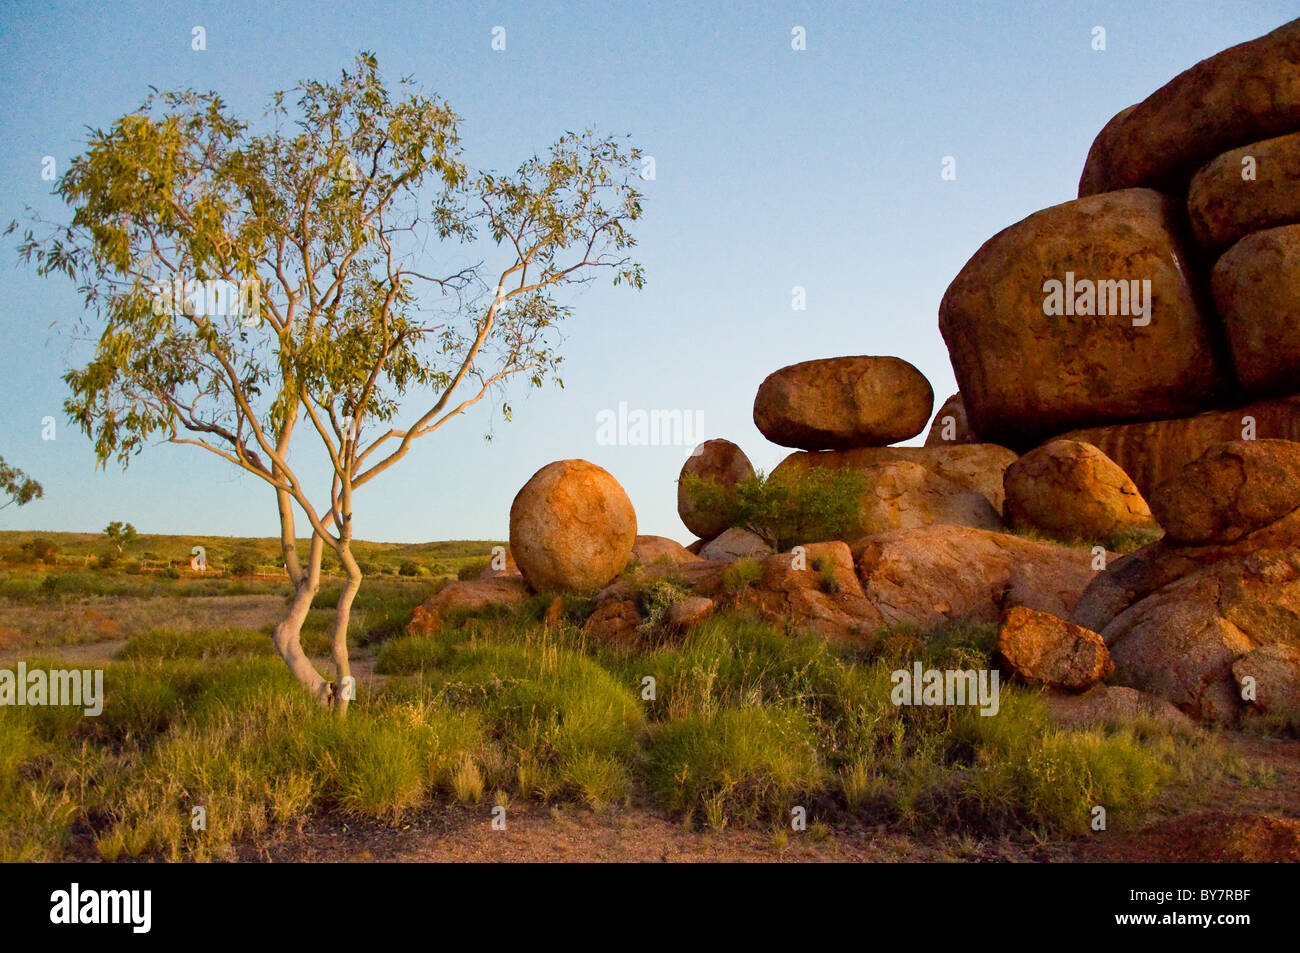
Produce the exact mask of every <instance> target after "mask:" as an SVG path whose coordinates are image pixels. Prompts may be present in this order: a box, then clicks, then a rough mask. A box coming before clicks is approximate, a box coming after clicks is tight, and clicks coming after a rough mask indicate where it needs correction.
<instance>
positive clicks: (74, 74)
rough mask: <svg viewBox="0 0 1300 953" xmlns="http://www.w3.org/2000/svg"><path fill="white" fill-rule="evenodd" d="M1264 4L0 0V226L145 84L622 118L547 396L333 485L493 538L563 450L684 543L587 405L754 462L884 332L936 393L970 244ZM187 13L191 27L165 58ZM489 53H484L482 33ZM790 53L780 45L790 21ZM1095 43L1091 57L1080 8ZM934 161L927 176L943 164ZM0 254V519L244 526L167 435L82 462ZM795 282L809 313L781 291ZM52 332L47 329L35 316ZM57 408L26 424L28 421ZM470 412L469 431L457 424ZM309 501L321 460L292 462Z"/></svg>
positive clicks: (264, 508) (454, 532)
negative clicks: (620, 150)
mask: <svg viewBox="0 0 1300 953" xmlns="http://www.w3.org/2000/svg"><path fill="white" fill-rule="evenodd" d="M1295 13H1296V9H1295V5H1294V2H1293V0H1252V2H1250V3H1223V2H1197V0H1186V2H1170V3H1148V2H1138V0H1119V2H1097V3H1076V2H1059V3H1058V2H1043V0H1032V2H996V3H992V2H989V3H980V2H973V0H972V2H949V3H939V2H896V3H888V2H876V0H873V2H870V3H866V2H862V3H857V2H825V3H776V4H756V3H734V2H732V3H716V4H708V3H701V4H685V3H672V2H664V0H657V2H650V3H623V2H620V3H613V2H583V3H544V2H532V3H484V2H471V3H445V2H428V0H422V2H408V3H385V2H373V0H371V2H349V3H295V2H284V0H282V2H274V3H272V2H243V0H238V2H219V3H218V2H206V3H205V2H198V3H165V4H164V3H102V2H100V3H59V2H39V3H24V2H14V0H10V2H7V3H4V4H3V5H2V6H0V85H2V86H3V89H4V90H5V95H4V96H3V97H0V142H2V143H3V149H0V220H2V221H3V222H8V220H9V219H11V218H14V217H18V216H21V214H22V210H23V206H24V204H30V205H32V206H33V207H34V208H36V209H38V210H39V211H41V212H42V213H43V214H44V215H46V216H47V217H48V216H59V217H60V220H62V218H63V217H64V216H66V214H67V213H66V211H65V210H64V208H63V206H62V205H61V204H60V203H58V202H57V201H56V200H54V199H52V198H51V197H50V194H49V193H50V188H51V183H49V182H46V181H43V180H42V178H41V162H42V158H43V157H44V156H46V155H52V156H54V157H55V158H56V161H57V171H58V172H59V173H60V174H62V172H63V171H64V170H65V169H66V167H67V162H68V160H69V159H70V158H71V157H72V156H74V155H76V154H78V153H80V152H81V151H82V148H83V144H84V141H85V130H86V127H88V126H89V127H106V126H107V125H108V124H110V123H111V122H112V121H113V120H114V119H115V118H117V117H119V116H121V115H123V114H125V113H127V112H130V111H132V110H133V109H134V108H135V107H136V106H137V105H138V103H139V102H140V100H141V99H142V97H143V96H144V95H145V94H146V93H147V91H148V89H147V87H148V86H149V85H154V86H157V87H159V88H162V89H171V88H183V87H193V88H196V89H205V90H206V89H212V90H216V91H217V92H219V93H220V94H221V95H222V96H224V97H225V99H226V100H227V102H228V103H229V104H230V105H231V106H232V107H233V108H234V109H235V111H237V112H238V113H239V114H241V115H242V116H244V117H245V118H247V119H250V120H254V121H258V120H260V117H261V116H262V113H263V109H264V108H265V106H266V104H267V102H268V97H269V95H270V93H271V92H272V91H273V90H276V89H288V88H290V87H292V86H293V85H294V84H295V83H296V82H297V81H299V80H301V79H309V78H314V79H321V80H334V79H337V77H338V73H339V71H340V70H341V69H342V68H344V67H346V66H350V65H351V63H352V60H353V57H354V56H355V54H356V53H357V52H358V51H359V50H362V49H369V50H371V51H373V52H374V53H375V54H376V55H377V56H378V59H379V64H380V67H381V69H382V70H383V72H384V74H385V76H386V77H387V78H388V79H389V80H390V81H391V82H392V83H394V84H395V82H396V80H397V79H398V78H399V77H400V76H402V75H404V74H411V75H412V76H414V77H415V78H416V79H417V80H418V81H419V83H420V84H421V85H422V86H423V87H424V89H425V90H426V91H430V92H437V93H438V94H440V95H441V96H443V97H444V98H446V99H447V100H448V101H449V103H450V104H451V105H452V107H453V108H454V109H455V110H456V111H457V112H458V113H459V114H460V115H462V116H463V117H464V122H463V123H462V126H461V134H462V138H463V142H464V146H465V148H466V158H467V160H468V161H469V162H470V164H471V165H472V166H476V167H480V168H494V169H502V170H505V169H512V168H514V167H515V166H516V165H517V164H518V163H519V162H520V161H521V160H522V159H524V158H526V157H527V156H528V155H531V154H532V153H533V152H535V151H539V150H543V149H545V148H546V147H547V146H548V145H549V144H550V143H551V142H552V141H553V140H554V139H555V138H556V137H557V136H558V135H559V134H561V133H562V132H563V131H565V130H566V129H579V128H583V127H587V126H594V127H595V128H597V129H598V130H600V131H602V132H610V133H625V132H626V133H630V134H631V135H632V137H633V141H634V142H635V143H637V144H638V145H640V146H641V147H642V149H643V150H644V151H645V152H646V153H647V154H649V155H652V156H653V157H654V158H655V175H656V177H655V179H654V180H653V181H646V182H644V183H641V187H642V190H643V191H644V192H645V194H646V198H645V202H644V206H645V216H644V218H643V219H642V221H641V222H639V223H637V231H636V234H637V236H638V238H639V242H640V244H639V247H638V248H637V249H636V250H635V251H636V253H637V257H638V259H639V260H640V261H641V262H642V263H643V264H644V265H645V268H646V275H647V283H646V287H645V288H644V290H642V291H640V292H635V291H630V290H628V289H626V288H617V289H616V288H611V287H609V285H608V283H607V282H604V281H602V283H601V284H600V285H599V286H597V287H590V288H585V289H580V290H579V293H576V294H572V295H570V296H569V297H568V298H567V299H566V300H567V301H568V303H569V304H571V305H572V306H573V308H574V314H573V317H572V318H571V319H570V320H569V321H568V322H566V325H565V336H566V343H565V349H564V350H565V355H566V357H565V365H564V372H563V377H564V381H565V387H564V389H563V390H561V389H558V388H554V387H548V388H547V389H545V390H541V391H538V390H534V389H532V388H528V387H526V386H525V387H517V388H514V389H513V390H512V391H511V393H510V395H509V396H510V398H511V403H512V405H513V407H514V419H513V421H512V422H510V423H505V422H503V421H502V420H501V419H500V418H499V416H496V417H494V415H493V412H492V410H491V408H489V407H487V406H485V405H479V407H477V408H475V409H474V410H472V411H471V412H470V413H469V414H468V415H466V416H465V417H463V418H461V419H459V420H457V421H455V422H454V423H452V424H449V425H448V426H447V427H445V428H444V429H443V430H441V431H440V432H438V433H437V434H435V435H433V436H431V437H429V438H426V439H425V440H424V441H422V442H421V443H418V444H417V445H416V449H415V450H414V451H413V452H412V453H411V454H410V455H409V456H408V457H407V459H406V460H405V461H403V462H402V463H401V464H400V465H399V466H398V467H397V468H395V469H393V470H391V471H389V472H388V473H386V474H385V475H384V476H383V477H382V478H380V479H378V480H376V481H375V482H374V483H372V484H370V485H369V486H368V487H367V488H366V489H365V490H364V491H362V493H361V494H360V495H359V496H358V498H357V499H356V517H355V521H356V522H355V525H356V534H357V536H358V537H360V538H364V539H375V540H391V541H412V542H413V541H422V540H432V539H454V538H457V539H458V538H503V537H504V536H505V535H506V534H507V531H508V519H509V508H510V502H511V500H512V499H513V498H514V495H515V493H516V492H517V491H518V489H519V487H520V486H522V485H523V484H524V482H525V481H526V480H527V479H528V478H529V476H531V475H532V474H533V473H534V472H535V471H536V470H537V469H539V468H540V467H542V466H543V465H545V464H546V463H549V462H550V461H552V460H558V459H564V458H570V457H581V458H585V459H587V460H591V461H592V462H594V463H597V464H599V465H600V466H603V467H605V468H606V469H607V470H609V471H610V472H611V473H612V474H613V475H614V476H615V477H616V478H617V479H618V480H619V481H620V482H621V483H622V484H623V486H624V487H625V488H626V489H627V492H628V495H629V496H630V497H631V499H632V502H633V504H634V505H635V507H636V510H637V515H638V522H639V525H640V529H641V532H643V533H654V534H660V535H666V536H672V537H675V538H677V539H680V540H682V541H688V540H689V539H690V535H689V534H688V533H687V531H686V529H685V527H683V526H682V525H681V522H680V521H679V520H678V519H677V515H676V506H675V501H676V487H675V482H674V481H675V480H676V478H677V475H678V472H679V470H680V468H681V464H682V462H683V460H684V458H685V454H686V452H687V451H686V449H685V448H682V447H671V446H670V447H663V446H658V447H656V446H605V445H602V444H601V443H600V442H599V441H598V439H597V424H596V422H597V416H598V415H599V414H600V413H601V411H603V410H609V411H614V412H617V410H618V408H619V405H620V403H625V404H626V405H627V408H628V410H629V411H634V410H638V409H640V410H645V411H650V410H669V411H671V410H679V411H682V412H683V413H686V414H689V415H691V418H692V419H694V417H695V415H696V414H697V413H698V414H699V415H700V418H701V420H702V424H703V432H702V433H701V434H700V435H699V436H701V437H702V438H709V437H715V436H722V437H727V438H729V439H731V440H734V441H735V442H737V443H738V444H740V445H741V446H742V447H743V448H744V449H745V450H746V452H747V453H748V454H749V455H750V458H751V459H752V460H753V462H754V464H755V465H756V466H759V467H762V468H765V469H770V468H771V467H772V466H774V465H775V464H776V463H778V462H779V461H780V460H781V459H782V458H783V457H784V456H785V454H786V453H787V452H788V451H786V450H784V449H783V448H781V447H777V446H774V445H772V444H770V443H768V442H767V441H766V440H764V439H763V437H762V436H761V435H760V434H759V432H758V431H757V430H756V429H755V427H754V424H753V421H752V417H751V413H752V408H753V399H754V393H755V390H756V388H757V387H758V385H759V383H760V382H761V381H762V379H763V378H764V377H765V376H766V375H767V374H769V373H771V372H772V371H774V370H776V369H777V368H779V367H782V366H784V365H786V364H790V363H793V362H795V361H801V360H807V359H811V358H819V357H833V356H837V355H848V354H882V355H886V354H887V355H896V356H899V357H902V358H905V359H906V360H909V361H911V362H912V363H913V364H915V365H916V366H917V367H919V368H920V369H921V370H922V371H923V372H924V373H925V374H926V375H927V376H928V377H929V379H930V381H931V382H932V383H933V385H934V389H935V395H936V405H937V404H938V403H939V402H941V401H942V400H943V399H944V398H945V397H947V396H948V395H949V394H951V393H952V392H953V391H954V390H955V384H954V382H953V377H952V371H951V369H950V367H949V364H948V356H947V351H946V349H945V347H944V344H943V340H942V338H941V337H940V335H939V330H938V323H937V312H938V305H939V300H940V298H941V297H942V295H943V292H944V290H945V288H946V287H947V286H948V283H949V282H950V281H951V280H952V278H953V277H954V276H955V275H956V274H957V272H958V270H959V269H960V268H961V266H962V265H963V264H964V263H965V261H966V260H967V259H968V258H969V257H970V256H971V254H973V253H974V251H975V250H976V249H977V248H978V247H979V245H980V244H981V243H982V242H984V240H985V239H987V238H988V237H989V236H991V235H992V234H993V233H994V232H996V231H998V230H999V229H1001V228H1003V227H1005V226H1007V225H1009V224H1011V223H1013V222H1015V221H1018V220H1019V219H1021V218H1023V217H1025V216H1026V215H1028V214H1030V213H1031V212H1034V211H1036V210H1038V209H1040V208H1043V207H1046V206H1049V205H1055V204H1057V203H1059V202H1064V201H1068V200H1070V199H1072V198H1074V197H1075V190H1076V187H1077V183H1078V177H1079V172H1080V170H1081V168H1082V165H1083V160H1084V157H1085V155H1086V154H1087V151H1088V147H1089V145H1090V144H1091V142H1092V139H1093V137H1094V136H1095V134H1096V133H1097V131H1098V130H1099V129H1100V128H1101V126H1102V125H1103V124H1104V123H1105V122H1106V121H1107V120H1108V119H1109V118H1110V117H1111V116H1112V115H1113V114H1114V113H1116V112H1118V111H1119V110H1120V109H1122V108H1124V107H1125V106H1128V105H1129V104H1131V103H1133V102H1136V101H1138V100H1140V99H1142V98H1144V97H1145V96H1147V95H1148V94H1149V93H1151V92H1152V91H1154V90H1155V89H1156V88H1158V87H1159V86H1161V85H1163V84H1164V83H1165V82H1167V81H1168V80H1169V79H1171V78H1172V77H1173V76H1174V75H1175V74H1176V73H1178V72H1179V71H1181V70H1184V69H1186V68H1187V67H1189V66H1191V65H1192V64H1194V63H1196V62H1197V61H1198V60H1201V59H1203V58H1205V57H1206V56H1209V55H1211V54H1213V53H1215V52H1217V51H1219V50H1221V49H1223V48H1225V47H1227V46H1231V45H1232V44H1235V43H1239V42H1242V41H1244V40H1248V39H1252V38H1254V37H1256V36H1259V35H1261V34H1263V33H1266V32H1268V31H1269V30H1271V29H1273V28H1275V27H1277V26H1279V25H1281V24H1282V23H1283V22H1285V21H1286V20H1288V19H1289V18H1291V17H1293V16H1295ZM195 26H202V27H203V28H204V30H205V31H206V42H207V49H206V50H204V51H201V52H200V51H194V50H192V49H191V31H192V29H193V28H194V27H195ZM495 26H503V27H505V29H506V34H505V36H506V49H505V51H503V52H497V51H493V50H492V49H491V41H492V29H493V27H495ZM796 26H802V27H803V28H804V29H805V31H806V38H807V39H806V45H807V49H806V50H802V51H796V50H793V49H792V48H791V39H792V32H791V31H792V29H793V28H794V27H796ZM1095 26H1102V27H1104V28H1105V30H1106V49H1105V50H1104V51H1095V50H1093V49H1092V31H1093V27H1095ZM945 156H952V157H954V158H955V160H956V173H957V175H956V179H955V181H944V180H943V179H942V178H941V175H940V173H941V167H942V162H943V158H944V157H945ZM14 244H15V243H14V236H10V237H9V238H7V239H5V244H4V245H3V246H0V291H2V297H0V301H2V302H3V305H2V308H3V311H2V312H0V321H3V328H4V332H3V336H2V337H0V398H2V400H3V404H2V406H3V410H2V411H0V456H3V457H4V458H5V459H6V460H8V461H9V462H10V463H11V464H15V465H18V466H20V467H22V468H23V469H24V470H26V471H27V472H28V473H29V474H31V475H32V476H34V477H35V478H36V479H38V480H40V482H41V483H43V484H44V487H45V491H46V496H45V499H44V500H41V501H38V502H35V503H32V504H29V505H28V506H25V507H22V508H21V509H19V508H18V507H14V506H10V507H9V508H7V509H5V510H3V511H0V529H44V530H72V531H98V530H100V529H102V528H103V526H104V525H105V524H106V523H108V522H109V521H110V520H114V519H121V520H129V521H131V522H133V523H134V524H135V525H136V527H137V528H138V529H139V530H140V531H141V532H144V533H193V534H204V533H209V534H212V535H220V536H243V535H250V536H263V535H273V534H274V533H275V532H276V521H275V508H274V507H275V501H274V497H273V495H272V494H271V492H270V490H269V489H268V488H267V487H266V486H265V485H264V484H262V483H261V482H260V481H258V480H256V479H255V478H253V477H251V476H246V475H241V474H240V473H239V472H238V471H236V470H234V468H232V467H230V466H228V465H227V464H225V463H224V462H222V461H220V460H218V459H216V458H215V457H211V456H210V455H208V454H206V453H204V452H203V451H201V450H197V449H195V448H190V447H172V446H166V445H162V446H158V447H156V448H150V449H147V450H146V451H145V452H144V454H142V455H141V456H140V457H138V458H136V460H135V461H134V462H133V463H132V464H131V467H130V469H129V470H127V471H126V472H125V473H123V472H122V471H121V470H119V469H118V468H116V467H110V468H109V469H108V470H107V471H96V470H95V469H94V460H93V455H92V453H91V448H90V445H89V442H88V441H87V440H86V439H85V438H84V437H83V436H81V435H80V433H78V432H77V431H76V430H75V429H74V428H73V427H71V426H70V425H68V424H67V422H66V419H65V418H64V416H63V413H62V405H63V399H64V397H65V385H64V384H63V382H62V380H61V376H62V374H63V372H64V371H65V370H67V369H68V368H69V367H70V366H72V364H73V363H74V362H76V361H77V360H78V359H80V358H83V357H84V355H85V353H86V352H85V349H84V345H80V344H76V343H74V342H72V341H70V340H69V339H68V338H67V337H66V331H65V330H64V329H66V328H67V327H69V326H70V324H71V322H72V320H73V319H75V317H76V315H77V312H78V309H79V307H80V302H79V299H78V296H77V295H76V293H75V291H74V289H72V288H71V287H70V286H69V284H68V283H67V282H66V281H64V282H59V281H57V280H53V279H47V280H41V279H38V278H36V277H35V276H34V275H33V274H32V273H31V272H30V271H29V270H28V269H27V267H26V266H23V265H21V264H20V263H18V260H17V256H16V254H15V253H14V250H13V245H14ZM795 286H800V287H803V288H804V289H806V295H807V310H804V311H795V310H792V307H791V289H792V288H794V287H795ZM52 323H54V326H53V327H51V324H52ZM47 416H53V417H55V418H56V419H57V421H58V424H57V430H56V439H54V440H52V441H51V440H43V439H42V419H43V418H45V417H47ZM489 430H491V431H492V432H493V433H494V439H493V440H492V441H491V442H490V443H489V442H487V441H486V440H484V434H485V433H486V432H488V431H489ZM319 485H320V486H321V499H322V501H323V498H324V495H325V494H326V493H327V491H328V479H327V477H326V476H324V475H323V474H322V475H321V476H320V477H319Z"/></svg>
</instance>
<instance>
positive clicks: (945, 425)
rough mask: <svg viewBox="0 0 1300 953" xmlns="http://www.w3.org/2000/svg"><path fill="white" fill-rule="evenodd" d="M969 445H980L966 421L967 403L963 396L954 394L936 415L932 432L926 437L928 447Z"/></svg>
mask: <svg viewBox="0 0 1300 953" xmlns="http://www.w3.org/2000/svg"><path fill="white" fill-rule="evenodd" d="M967 443H980V439H979V437H977V436H976V435H975V432H974V431H973V430H971V429H970V422H969V421H968V420H967V419H966V403H965V401H963V400H962V399H961V394H953V395H952V396H951V397H949V398H948V399H947V400H945V401H944V402H943V406H942V407H940V408H939V412H938V413H937V414H935V415H934V422H933V423H932V424H930V432H929V433H928V434H926V435H925V445H926V446H927V447H951V446H958V445H961V444H967Z"/></svg>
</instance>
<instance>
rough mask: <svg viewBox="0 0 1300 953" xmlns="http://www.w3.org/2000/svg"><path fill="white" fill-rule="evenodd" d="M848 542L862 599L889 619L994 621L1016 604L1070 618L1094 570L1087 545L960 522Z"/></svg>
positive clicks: (923, 623)
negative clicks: (1075, 546)
mask: <svg viewBox="0 0 1300 953" xmlns="http://www.w3.org/2000/svg"><path fill="white" fill-rule="evenodd" d="M849 545H850V547H851V549H852V550H853V554H854V558H855V562H856V565H857V571H858V578H859V579H860V580H861V581H862V589H863V594H864V596H865V597H866V599H867V602H868V603H870V604H871V605H872V606H873V607H874V608H875V609H876V610H877V611H879V613H880V614H881V616H882V617H883V618H884V620H885V621H886V622H887V623H889V624H891V625H892V624H895V623H899V622H914V623H916V624H917V625H918V626H920V627H921V628H929V627H931V626H936V625H940V624H943V623H945V622H950V621H953V620H957V619H961V618H964V617H970V618H973V619H976V620H978V621H982V622H996V621H998V619H999V618H1001V615H1002V612H1003V610H1004V608H1006V607H1008V606H1015V605H1019V606H1025V607H1028V608H1031V609H1037V610H1038V611H1040V612H1047V613H1050V614H1052V615H1054V616H1057V617H1059V618H1068V617H1069V615H1070V611H1071V610H1072V609H1073V608H1074V605H1075V603H1076V602H1077V601H1078V599H1079V595H1080V594H1081V593H1082V592H1083V591H1084V590H1085V589H1086V588H1087V587H1088V585H1089V584H1090V583H1091V582H1092V581H1093V579H1094V577H1095V576H1096V573H1095V572H1094V571H1093V569H1092V554H1091V553H1090V551H1088V550H1086V549H1073V548H1070V547H1067V546H1058V545H1056V544H1053V543H1040V542H1034V541H1031V540H1027V539H1021V538H1019V537H1017V536H1010V535H1008V534H1005V533H993V532H988V531H985V530H978V529H971V528H969V527H962V526H930V527H924V528H921V529H910V530H898V531H895V532H890V533H884V534H881V535H879V536H875V537H871V538H869V539H864V540H858V541H856V542H851V543H850V544H849Z"/></svg>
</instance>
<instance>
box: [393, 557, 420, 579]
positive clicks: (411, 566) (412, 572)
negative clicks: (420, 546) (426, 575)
mask: <svg viewBox="0 0 1300 953" xmlns="http://www.w3.org/2000/svg"><path fill="white" fill-rule="evenodd" d="M397 571H398V573H399V574H400V575H403V576H418V575H419V574H420V564H419V563H417V562H416V561H415V560H414V559H403V560H402V564H401V566H399V567H398V568H397Z"/></svg>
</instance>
